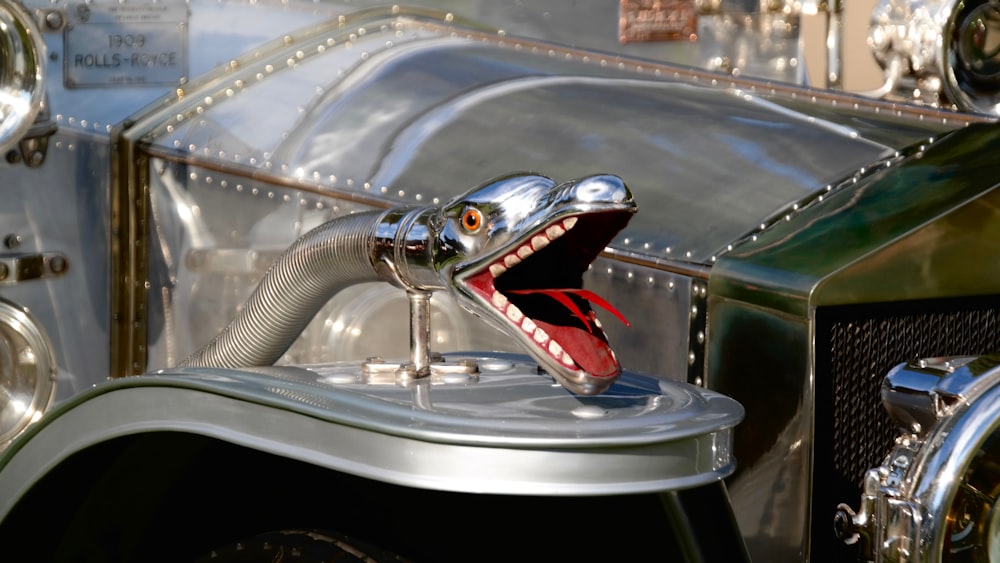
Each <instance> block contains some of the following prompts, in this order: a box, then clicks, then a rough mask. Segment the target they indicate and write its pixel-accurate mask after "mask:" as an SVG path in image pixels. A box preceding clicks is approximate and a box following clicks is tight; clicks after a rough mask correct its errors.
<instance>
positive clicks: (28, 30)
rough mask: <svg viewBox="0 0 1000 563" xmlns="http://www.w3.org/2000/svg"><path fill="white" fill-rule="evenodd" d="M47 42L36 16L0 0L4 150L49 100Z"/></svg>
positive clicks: (17, 139) (1, 145) (0, 130)
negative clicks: (46, 97)
mask: <svg viewBox="0 0 1000 563" xmlns="http://www.w3.org/2000/svg"><path fill="white" fill-rule="evenodd" d="M45 53H46V49H45V42H44V41H43V40H42V34H41V32H40V31H39V29H38V26H37V25H36V24H35V20H34V18H33V17H32V15H31V14H30V13H29V12H28V11H27V10H25V9H24V8H23V7H21V5H20V4H18V3H17V2H12V1H10V0H0V151H2V152H4V153H5V152H7V151H8V150H10V149H11V148H12V147H13V146H15V145H16V144H17V143H18V142H20V140H21V139H22V138H23V137H24V136H25V135H26V134H27V133H28V131H29V130H30V129H31V126H32V125H33V124H34V123H35V119H36V118H37V117H38V114H39V112H40V111H41V109H42V106H43V104H44V101H45V69H44V68H43V64H44V61H45V56H46V55H45Z"/></svg>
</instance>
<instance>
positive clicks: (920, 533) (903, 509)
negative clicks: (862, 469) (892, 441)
mask: <svg viewBox="0 0 1000 563" xmlns="http://www.w3.org/2000/svg"><path fill="white" fill-rule="evenodd" d="M882 399H883V402H884V404H885V406H886V408H887V410H888V411H889V414H890V416H891V417H892V419H893V420H894V422H896V424H897V425H898V426H899V428H900V435H899V437H898V438H897V440H896V445H895V447H894V448H893V449H892V451H891V452H890V453H889V455H888V456H887V457H886V458H885V461H884V462H883V464H882V466H881V467H878V468H875V469H872V470H870V471H869V472H868V473H867V474H866V476H865V483H864V492H863V494H862V505H861V509H860V510H859V511H858V512H857V513H854V511H853V510H851V509H850V508H848V507H847V506H845V505H841V507H840V510H839V511H838V514H837V517H836V525H837V531H838V533H839V534H840V535H841V537H842V538H843V539H845V540H846V541H848V543H851V542H854V541H857V540H859V539H860V540H862V541H861V546H862V548H861V549H862V554H861V555H862V556H866V557H868V558H870V559H871V560H873V561H972V562H978V561H1000V510H998V509H997V508H996V505H997V500H998V498H1000V356H984V357H980V358H948V359H932V360H921V361H920V362H917V363H915V364H904V365H901V366H898V367H896V368H895V369H894V370H893V371H892V372H890V373H889V375H888V376H886V379H885V381H884V382H883V386H882Z"/></svg>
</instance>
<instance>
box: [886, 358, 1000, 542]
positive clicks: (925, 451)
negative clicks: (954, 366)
mask: <svg viewBox="0 0 1000 563" xmlns="http://www.w3.org/2000/svg"><path fill="white" fill-rule="evenodd" d="M989 377H990V378H991V379H993V380H994V381H993V382H992V386H990V387H988V388H985V389H984V388H983V387H984V386H982V385H981V384H980V385H978V387H980V389H981V392H980V393H977V394H976V396H974V397H968V400H967V401H963V402H962V403H961V404H959V405H955V406H954V407H952V408H953V409H954V411H953V412H952V413H951V414H950V415H949V416H947V417H945V418H943V419H942V420H941V421H940V422H939V423H938V424H937V425H936V426H935V427H934V428H933V429H932V430H931V431H930V432H929V433H928V434H927V435H926V438H925V439H924V441H923V446H922V447H921V448H920V450H919V452H918V453H917V455H916V456H915V457H914V459H913V461H912V465H911V471H910V472H909V475H908V478H907V479H906V482H907V483H909V485H910V486H909V487H907V488H908V489H909V491H904V496H905V497H909V498H911V499H913V501H914V502H915V503H916V504H917V505H919V507H920V511H919V512H920V524H919V534H920V538H919V542H918V545H919V546H920V547H919V552H920V553H919V559H920V560H930V561H947V560H948V559H947V558H945V555H946V553H945V549H946V545H947V544H948V543H949V541H950V539H951V538H950V536H949V526H948V523H949V516H950V515H951V514H952V510H953V507H954V505H955V502H956V500H957V498H958V493H959V489H960V488H961V487H962V486H963V484H964V482H965V479H966V476H967V475H968V474H969V472H970V470H972V468H973V464H974V463H975V462H976V455H977V454H978V453H979V452H980V451H982V450H983V447H984V445H986V444H987V442H989V441H990V440H991V438H992V439H994V445H996V443H997V441H996V439H995V435H996V433H997V432H1000V371H994V372H993V373H992V374H990V376H989ZM906 493H908V494H906ZM987 541H988V542H989V543H988V545H987V546H986V547H987V549H996V547H995V546H993V545H992V543H993V541H1000V538H994V539H993V540H992V541H991V540H989V539H988V538H987Z"/></svg>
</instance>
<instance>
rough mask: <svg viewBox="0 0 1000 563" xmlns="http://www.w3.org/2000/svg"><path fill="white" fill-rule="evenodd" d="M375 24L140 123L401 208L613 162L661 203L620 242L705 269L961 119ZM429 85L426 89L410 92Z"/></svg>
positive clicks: (352, 27)
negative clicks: (802, 203) (482, 183)
mask: <svg viewBox="0 0 1000 563" xmlns="http://www.w3.org/2000/svg"><path fill="white" fill-rule="evenodd" d="M376 16H378V14H374V15H372V14H368V15H367V17H364V18H361V17H359V18H358V19H357V21H354V20H350V19H349V20H347V21H348V22H349V23H348V26H349V28H346V29H345V28H342V27H340V26H329V27H321V28H318V29H316V30H313V31H312V32H311V33H309V34H304V35H302V36H300V37H296V39H295V41H292V43H291V45H290V46H289V47H288V49H287V50H281V51H276V52H274V53H269V56H267V57H260V58H259V59H257V60H253V61H246V62H241V63H240V64H239V65H238V68H236V69H235V70H233V71H231V72H228V73H226V74H225V75H223V76H219V77H218V78H217V79H214V80H211V81H208V80H206V81H204V86H201V84H192V85H190V87H189V88H188V89H186V90H185V92H184V97H183V98H182V99H177V100H176V101H175V103H173V105H172V107H171V109H170V111H164V112H160V113H158V114H153V115H150V117H149V118H147V119H145V120H143V122H142V123H140V124H139V127H140V128H141V130H142V131H143V133H144V134H143V135H142V138H143V140H144V141H147V142H151V143H152V144H153V146H152V147H151V150H153V151H155V152H156V153H157V154H164V155H168V154H171V153H174V152H176V151H177V150H182V151H184V152H188V153H190V154H192V155H197V158H199V159H205V160H206V161H207V162H212V166H213V167H220V166H221V167H226V168H243V167H249V168H250V169H251V170H254V171H255V173H256V174H262V175H268V176H269V175H272V174H273V175H276V176H277V177H280V178H285V179H291V180H294V181H296V182H299V183H302V184H307V185H314V186H316V187H317V188H318V189H326V190H330V191H332V192H338V193H349V194H352V196H353V197H363V198H369V199H376V200H380V201H389V202H393V203H395V204H399V203H405V204H421V203H422V202H426V201H431V202H433V201H443V200H445V199H447V198H448V197H450V196H451V195H452V194H453V193H454V192H455V191H456V189H457V186H456V185H455V182H456V180H455V179H456V178H468V177H470V176H477V177H491V176H499V175H502V174H506V173H509V172H510V171H511V170H543V171H545V173H546V174H547V175H550V176H552V177H555V178H559V179H566V178H571V177H575V176H579V175H580V170H581V169H582V170H583V171H584V173H591V172H601V171H607V172H609V173H614V174H618V175H625V176H628V177H629V186H630V187H631V188H632V190H633V191H634V192H635V193H636V196H637V198H638V199H640V200H642V201H643V202H644V205H645V206H647V207H648V208H651V209H655V210H656V213H655V214H654V213H650V214H646V215H640V216H638V217H636V220H635V221H633V222H632V223H631V225H630V227H629V229H628V230H627V231H625V232H623V233H622V235H621V236H620V237H619V238H618V239H617V240H616V242H615V244H614V245H613V246H615V247H617V248H625V249H627V250H629V251H633V252H636V253H638V254H641V255H643V256H645V257H647V258H648V259H654V260H655V259H677V260H681V261H686V262H696V263H701V264H708V263H711V261H712V258H713V257H714V256H715V255H716V254H717V253H719V252H722V251H724V250H725V249H726V247H727V245H728V244H730V243H731V242H732V241H734V240H736V239H738V238H740V237H742V236H744V235H745V234H747V233H749V232H751V231H753V230H754V229H756V228H757V227H758V225H760V223H761V222H765V221H767V220H769V219H771V218H772V217H774V216H777V215H779V214H781V213H783V212H784V211H785V209H786V206H787V205H788V204H789V202H792V201H799V200H800V199H803V198H807V197H808V196H810V195H815V194H817V193H819V192H820V191H821V190H823V189H824V188H825V187H826V186H827V185H829V184H831V183H834V182H837V181H839V180H840V179H842V178H844V177H846V176H848V175H850V174H853V173H854V172H856V171H857V170H859V169H861V168H863V167H864V166H866V165H868V164H869V163H871V162H873V161H876V160H879V159H881V158H884V157H886V156H887V155H891V154H892V152H893V150H895V149H898V148H901V147H902V146H904V145H906V144H908V143H911V142H916V141H918V140H920V139H921V138H923V137H926V136H928V135H931V134H934V133H937V132H941V131H944V130H948V129H950V128H953V127H956V126H960V125H961V120H962V118H961V117H959V116H955V115H953V114H944V113H941V114H937V115H933V116H931V115H928V116H927V117H928V119H926V120H921V121H917V120H913V119H900V118H901V117H903V114H900V113H899V109H898V108H893V107H891V106H887V105H886V106H879V105H877V104H875V103H874V102H868V101H864V100H861V99H858V98H851V97H847V96H843V97H840V98H836V99H834V98H823V97H820V98H816V95H815V94H812V93H809V92H807V91H803V92H791V91H788V92H782V91H781V89H780V88H779V89H777V90H776V89H775V88H774V87H773V86H768V85H765V84H753V83H750V82H739V81H735V80H729V81H723V80H720V79H719V78H718V77H712V76H704V75H697V74H694V73H691V72H689V71H684V72H682V71H681V70H680V69H677V68H670V67H659V66H657V65H656V64H652V63H651V64H649V65H644V64H642V63H638V62H628V63H625V62H622V61H616V60H614V59H609V58H607V57H604V56H602V55H600V54H595V53H587V52H581V51H574V50H570V49H566V48H559V47H555V46H551V45H539V44H534V43H531V42H530V41H527V40H519V39H516V38H510V37H507V36H502V35H500V36H498V35H496V34H487V33H482V32H478V31H473V30H464V29H461V28H455V27H453V26H450V25H444V26H443V27H442V25H443V24H442V22H438V21H435V20H433V19H431V18H428V17H420V16H417V15H412V14H402V15H399V16H397V17H394V18H393V17H388V16H387V15H383V16H381V17H376ZM359 29H363V30H364V33H359V32H358V30H359ZM268 77H273V79H267V78H268ZM418 78H419V82H420V84H421V88H419V89H413V88H411V87H409V85H410V84H411V83H413V81H414V80H417V79H418ZM188 90H190V92H188ZM277 98H280V99H282V100H284V102H285V103H283V104H281V105H279V106H274V104H271V103H270V100H273V99H277ZM810 98H813V99H814V101H809V100H810ZM800 100H801V102H800ZM803 103H804V106H802V105H801V104H803ZM262 104H265V105H268V107H269V108H270V110H269V111H268V112H266V113H265V114H261V113H260V112H259V111H257V108H259V107H261V105H262ZM840 107H843V108H845V109H846V110H847V111H846V112H845V113H843V114H840V113H838V112H839V111H840V110H836V108H840ZM811 111H812V112H815V114H812V113H810V112H811ZM651 116H655V118H651ZM722 116H724V117H722ZM913 117H916V116H915V115H914V116H913ZM498 123H500V124H503V127H498V126H497V124H498ZM913 127H916V128H915V129H914V128H913ZM277 132H288V133H287V135H282V134H278V133H277ZM779 132H780V134H776V133H779ZM137 134H138V132H137ZM869 136H870V137H872V138H873V139H874V140H873V139H869V138H868V137H869ZM746 139H753V141H752V142H749V141H746ZM348 141H349V142H348ZM486 154H488V155H490V157H489V158H484V157H483V156H482V155H486ZM720 162H721V163H725V166H720V165H719V163H720ZM742 167H753V168H754V169H755V174H753V175H746V174H740V173H739V172H737V170H741V169H742ZM751 194H752V195H751Z"/></svg>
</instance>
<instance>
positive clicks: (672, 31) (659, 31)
mask: <svg viewBox="0 0 1000 563" xmlns="http://www.w3.org/2000/svg"><path fill="white" fill-rule="evenodd" d="M697 25H698V14H697V12H696V11H695V5H694V0H621V10H620V13H619V19H618V40H619V41H620V42H622V43H631V42H637V41H677V40H686V41H694V40H695V39H697V38H698V35H697V29H698V28H697Z"/></svg>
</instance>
